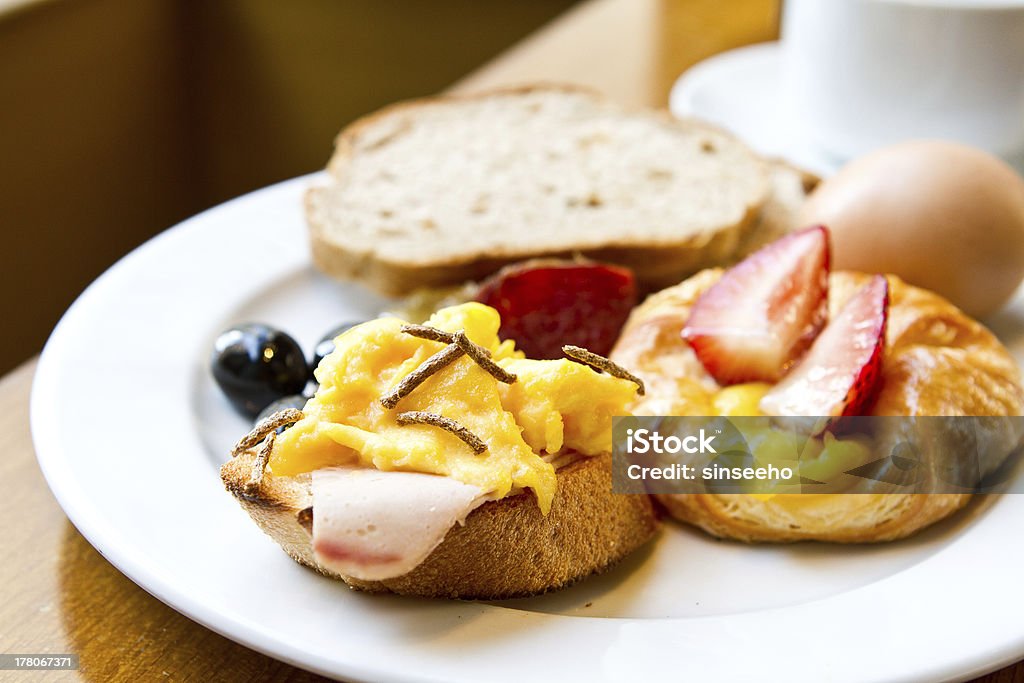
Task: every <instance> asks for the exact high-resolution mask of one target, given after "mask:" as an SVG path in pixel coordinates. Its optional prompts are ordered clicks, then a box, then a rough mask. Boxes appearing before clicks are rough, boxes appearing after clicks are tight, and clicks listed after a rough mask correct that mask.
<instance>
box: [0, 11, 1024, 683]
mask: <svg viewBox="0 0 1024 683" xmlns="http://www.w3.org/2000/svg"><path fill="white" fill-rule="evenodd" d="M776 15H777V6H776V1H775V0H729V2H722V1H721V0H591V1H589V2H586V3H583V4H582V5H580V6H579V7H578V8H577V9H575V10H573V11H571V12H569V13H568V14H567V15H565V16H563V17H561V18H559V19H557V20H556V21H554V22H552V23H551V24H550V25H549V26H548V27H546V28H544V29H542V30H541V31H539V32H538V33H536V34H535V35H534V36H532V37H530V38H528V39H526V40H525V41H523V42H522V43H521V44H520V45H518V46H516V47H514V48H512V49H511V50H509V51H508V52H507V53H506V54H504V55H503V56H501V57H499V58H498V59H496V60H495V61H494V62H492V63H491V64H488V65H486V66H484V67H483V68H481V69H480V70H479V71H477V72H475V73H473V74H471V75H469V76H468V77H467V78H465V79H464V80H463V81H461V82H460V83H458V84H456V85H455V86H454V87H455V89H457V90H473V89H480V88H485V87H491V86H495V85H507V84H514V83H522V82H527V81H532V80H538V79H539V80H548V81H551V80H556V81H567V82H576V83H583V84H586V85H590V86H593V87H595V88H597V89H599V90H602V91H604V92H606V93H608V94H609V95H611V96H612V97H614V98H616V99H618V100H620V101H623V102H626V103H629V104H635V105H664V104H665V102H666V100H667V93H668V88H669V86H670V85H671V83H672V81H673V80H674V79H675V77H676V76H677V75H678V74H679V73H680V72H682V71H683V70H684V69H685V68H686V67H688V66H690V65H691V64H693V63H695V62H697V61H699V60H701V59H703V58H704V57H707V56H708V55H711V54H714V53H716V52H719V51H722V50H725V49H728V48H731V47H735V46H739V45H743V44H747V43H754V42H760V41H764V40H770V39H772V38H773V37H774V36H775V35H776V31H777V17H776ZM35 366H36V361H35V360H31V361H29V362H27V363H25V364H24V365H22V366H21V367H19V368H17V369H16V370H14V371H13V372H11V373H10V374H8V375H7V376H6V377H4V378H3V379H2V380H0V453H2V454H3V455H2V459H0V481H2V482H3V488H2V490H3V495H2V497H0V520H3V521H2V522H0V523H2V525H3V533H2V534H0V538H2V541H0V543H2V546H0V553H2V556H3V558H4V559H3V562H2V563H0V585H2V586H4V601H3V604H2V605H0V648H2V651H4V652H15V653H54V654H55V653H78V654H79V655H80V656H81V670H80V671H78V672H45V673H44V672H34V673H32V674H27V673H20V674H15V673H13V672H6V674H7V675H6V676H4V675H3V674H4V673H5V672H0V679H3V680H26V679H29V678H30V679H31V680H40V681H51V680H89V681H106V680H133V681H134V680H162V679H165V678H166V679H169V680H187V681H191V680H195V681H213V680H225V681H236V680H237V681H243V680H245V681H248V680H252V679H259V680H273V681H313V680H321V679H320V677H318V676H314V675H312V674H308V673H306V672H304V671H300V670H298V669H295V668H293V667H291V666H288V665H287V664H283V663H281V662H278V661H275V660H273V659H270V658H268V657H265V656H264V655H261V654H258V653H256V652H253V651H251V650H248V649H247V648H245V647H242V646H241V645H237V644H235V643H234V642H232V641H230V640H227V639H226V638H223V637H221V636H218V635H216V634H214V633H212V632H210V631H208V630H206V629H205V628H203V627H201V626H199V625H197V624H195V623H193V622H192V621H190V620H189V619H187V618H186V617H184V616H182V615H180V614H178V613H177V612H175V611H174V610H172V609H171V608H169V607H167V606H166V605H164V604H163V603H161V602H159V601H158V600H156V599H155V598H153V597H151V596H150V595H149V594H147V593H146V592H145V591H143V590H142V589H141V588H139V587H138V586H136V585H135V584H134V583H132V582H131V581H130V580H128V579H127V578H125V577H124V576H123V575H121V574H120V573H119V572H118V571H117V570H116V569H114V567H113V566H111V565H110V564H109V563H108V562H107V561H106V560H104V559H103V557H102V556H100V554H99V553H97V552H96V551H95V550H94V549H93V548H92V547H91V546H90V545H89V544H88V543H87V542H86V541H85V540H84V539H83V538H82V536H81V535H80V534H79V533H78V532H77V531H76V530H75V528H74V527H73V526H72V525H71V524H70V523H69V522H68V520H67V518H66V517H65V516H64V514H63V513H62V512H61V510H60V508H59V507H57V504H56V502H55V501H54V499H53V496H52V495H51V494H50V492H49V490H48V489H47V488H46V484H45V482H44V481H43V478H42V475H41V474H40V472H39V469H38V467H37V465H36V462H35V456H34V452H33V449H32V441H31V437H30V434H29V422H28V400H29V391H30V388H31V384H32V376H33V374H34V371H35ZM980 680H983V681H986V683H996V682H997V681H998V682H999V683H1010V682H1011V681H1015V682H1018V683H1021V682H1024V663H1022V664H1018V665H1016V666H1013V667H1009V668H1007V669H1004V670H1002V671H999V672H996V673H994V674H990V675H989V676H986V677H984V678H983V679H980Z"/></svg>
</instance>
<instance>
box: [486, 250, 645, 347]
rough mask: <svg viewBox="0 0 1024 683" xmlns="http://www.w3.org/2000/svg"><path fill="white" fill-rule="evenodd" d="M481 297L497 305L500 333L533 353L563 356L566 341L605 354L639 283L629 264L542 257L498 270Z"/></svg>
mask: <svg viewBox="0 0 1024 683" xmlns="http://www.w3.org/2000/svg"><path fill="white" fill-rule="evenodd" d="M476 300H477V301H479V302H481V303H484V304H487V305H488V306H492V307H494V308H496V309H497V310H498V312H499V313H500V314H501V330H500V331H499V335H500V336H501V338H502V339H514V340H515V342H516V346H517V347H518V348H520V349H521V350H523V351H524V352H525V353H526V355H527V357H529V358H541V359H543V358H562V357H563V353H562V346H563V345H565V344H572V345H574V346H582V347H583V348H586V349H589V350H591V351H593V352H594V353H597V354H600V355H602V356H606V355H608V353H609V352H610V351H611V350H612V346H613V345H614V344H615V340H616V339H617V338H618V336H619V331H620V330H621V329H622V326H623V325H624V324H625V322H626V318H628V317H629V313H630V311H631V310H633V307H634V306H636V284H635V282H634V279H633V272H632V271H631V270H629V269H627V268H620V267H618V266H610V265H606V264H601V263H590V262H586V261H559V260H555V259H539V260H535V261H525V262H523V263H517V264H513V265H511V266H508V267H507V268H503V269H502V270H500V271H499V272H497V273H495V274H494V275H492V276H491V277H489V278H488V279H487V280H485V281H484V282H483V283H481V285H480V289H479V291H478V292H477V295H476Z"/></svg>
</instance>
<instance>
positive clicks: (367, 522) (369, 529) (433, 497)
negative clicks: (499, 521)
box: [313, 467, 487, 581]
mask: <svg viewBox="0 0 1024 683" xmlns="http://www.w3.org/2000/svg"><path fill="white" fill-rule="evenodd" d="M486 500H487V497H486V495H485V493H484V492H483V491H481V490H480V489H479V488H478V487H476V486H470V485H469V484H463V483H462V482H460V481H457V480H455V479H452V478H451V477H442V476H438V475H434V474H421V473H415V472H383V471H381V470H376V469H348V468H338V467H331V468H326V469H319V470H316V471H314V472H313V553H314V555H315V556H316V560H317V561H318V562H319V563H320V564H321V565H323V566H324V567H326V568H328V569H330V570H332V571H335V572H337V573H339V574H343V575H345V576H352V577H355V578H357V579H362V580H364V581H378V580H381V579H388V578H392V577H395V576H401V575H402V574H405V573H407V572H409V571H411V570H412V569H413V568H415V567H416V566H417V565H419V564H420V563H421V562H423V560H425V559H426V558H427V556H428V555H429V554H430V553H431V551H433V550H434V548H436V547H437V546H438V545H440V543H441V541H443V540H444V537H445V535H446V534H447V533H448V530H449V529H451V528H452V527H453V526H454V525H455V524H462V523H463V522H465V520H466V517H467V516H469V513H470V512H472V511H473V510H474V509H476V508H477V507H478V506H479V505H481V504H482V503H484V502H485V501H486Z"/></svg>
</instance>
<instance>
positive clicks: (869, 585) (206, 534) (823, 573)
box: [32, 178, 1024, 683]
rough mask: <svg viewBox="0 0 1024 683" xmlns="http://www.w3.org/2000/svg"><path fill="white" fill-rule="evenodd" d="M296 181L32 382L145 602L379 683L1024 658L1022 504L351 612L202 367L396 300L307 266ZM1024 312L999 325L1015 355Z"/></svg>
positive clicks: (901, 677)
mask: <svg viewBox="0 0 1024 683" xmlns="http://www.w3.org/2000/svg"><path fill="white" fill-rule="evenodd" d="M310 180H311V179H310V178H300V179H296V180H293V181H289V182H286V183H283V184H280V185H277V186H274V187H270V188H267V189H265V190H261V191H259V192H256V193H254V194H251V195H248V196H246V197H242V198H240V199H237V200H235V201H232V202H229V203H228V204H225V205H223V206H220V207H218V208H215V209H213V210H211V211H208V212H206V213H204V214H202V215H200V216H197V217H195V218H193V219H191V220H189V221H186V222H185V223H183V224H182V225H180V226H178V227H176V228H174V229H172V230H169V231H167V232H166V233H164V234H162V235H160V236H159V237H157V238H155V239H154V240H152V241H150V242H149V243H147V244H145V245H143V246H142V247H140V248H139V249H137V250H136V251H135V252H133V253H132V254H130V255H129V256H127V257H126V258H124V259H123V260H122V261H120V262H119V263H118V264H117V265H115V266H114V267H113V268H111V269H110V270H109V271H108V272H107V273H106V274H105V275H103V276H102V277H101V278H99V279H98V280H97V281H96V282H95V283H93V284H92V286H90V287H89V289H88V290H86V292H85V293H84V294H83V295H82V296H81V298H80V299H79V300H78V301H77V302H76V303H75V304H74V306H72V308H71V309H70V310H69V311H68V312H67V314H66V315H65V316H64V318H63V320H61V322H60V324H59V325H58V327H57V329H56V330H55V331H54V333H53V336H52V338H51V339H50V341H49V343H48V344H47V346H46V349H45V351H44V353H43V357H42V359H41V361H40V363H39V368H38V372H37V375H36V380H35V387H34V390H33V394H32V431H33V435H34V438H35V445H36V449H37V453H38V457H39V462H40V465H41V466H42V469H43V472H44V474H45V475H46V479H47V481H48V482H49V484H50V487H51V488H52V490H53V492H54V494H55V495H56V496H57V499H58V500H59V501H60V504H61V505H62V506H63V508H64V510H65V512H67V514H68V517H70V518H71V521H72V522H73V523H74V524H75V526H76V527H78V529H79V530H80V531H81V532H82V533H83V534H84V535H85V536H86V538H88V539H89V541H90V542H91V543H92V544H93V545H95V546H96V547H97V548H98V549H99V551H100V552H101V553H102V554H103V555H104V556H105V557H106V558H107V559H109V560H110V561H111V562H113V563H114V564H115V565H116V566H117V567H118V568H119V569H120V570H121V571H123V572H124V573H125V574H127V575H128V576H129V577H131V578H132V579H133V580H134V581H136V582H137V583H138V584H140V585H141V586H143V587H144V588H145V589H146V590H148V591H149V592H151V593H152V594H153V595H155V596H157V597H158V598H160V599H161V600H163V601H164V602H166V603H168V604H169V605H171V606H172V607H174V608H175V609H177V610H179V611H181V612H183V613H185V614H187V615H188V616H190V617H191V618H193V619H195V620H196V621H198V622H200V623H201V624H204V625H205V626H208V627H209V628H211V629H213V630H215V631H217V632H219V633H222V634H224V635H226V636H228V637H229V638H232V639H234V640H237V641H238V642H240V643H243V644H245V645H248V646H250V647H252V648H255V649H257V650H260V651H262V652H265V653H267V654H269V655H272V656H274V657H278V658H280V659H283V660H285V661H288V662H291V663H292V664H295V665H297V666H301V667H304V668H307V669H310V670H313V671H317V672H320V673H324V674H327V675H331V676H338V677H344V678H348V679H358V680H373V681H440V680H444V681H481V680H488V681H516V682H519V681H522V680H524V678H525V679H535V680H559V681H589V682H592V681H602V680H610V681H635V680H644V679H645V678H650V677H657V678H665V677H672V678H677V679H682V678H686V679H690V680H711V679H714V680H730V679H731V680H753V679H755V678H756V679H758V680H787V681H823V680H830V681H857V682H860V683H863V682H865V681H908V680H921V681H935V680H940V679H947V678H948V679H955V678H958V677H968V676H972V675H976V674H979V673H981V672H984V671H987V670H990V669H992V668H995V667H998V666H1000V665H1003V664H1006V663H1009V662H1011V661H1014V660H1016V659H1018V658H1020V657H1021V656H1024V618H1022V615H1024V590H1021V587H1020V579H1019V567H1021V566H1024V544H1022V543H1020V538H1021V537H1022V535H1024V496H1016V495H1009V496H1005V497H1003V498H1001V499H998V500H988V501H976V502H975V503H974V504H972V505H971V506H970V507H969V509H968V510H966V511H965V512H964V513H963V514H960V515H957V516H956V517H955V518H954V519H951V520H948V521H947V522H945V523H943V524H940V525H938V526H936V527H934V528H932V529H930V530H928V531H927V532H925V533H923V534H921V535H920V536H918V537H916V538H914V539H912V540H908V541H904V542H900V543H894V544H889V545H881V546H875V547H852V548H851V547H838V546H826V545H797V546H791V547H748V546H744V545H740V544H734V543H726V542H719V541H715V540H712V539H710V538H709V537H707V536H705V535H703V534H701V533H698V532H695V531H693V530H690V529H685V528H682V527H680V526H677V525H674V524H667V525H666V527H665V529H664V531H663V532H662V533H661V535H660V537H659V538H658V539H657V540H656V542H654V543H653V544H652V545H651V546H650V547H649V548H648V549H646V550H645V551H643V552H641V553H638V554H637V555H635V556H634V557H632V558H630V559H629V560H627V561H626V562H625V563H624V564H622V565H621V566H619V567H618V568H616V569H615V570H613V571H611V572H609V573H608V574H606V575H604V576H601V577H596V578H593V579H590V580H587V581H584V582H582V583H581V584H579V585H578V586H576V587H573V588H571V589H568V590H565V591H562V592H559V593H555V594H553V595H550V596H543V597H538V598H532V599H528V600H520V601H509V602H505V603H501V604H483V603H463V602H443V601H423V600H410V599H404V598H397V597H383V596H368V595H363V594H359V593H354V592H352V591H350V590H348V589H347V588H346V587H344V586H343V585H341V584H340V583H338V582H334V581H330V580H328V579H325V578H323V577H321V576H319V575H317V574H315V573H313V572H311V571H308V570H306V569H304V568H302V567H300V566H298V565H297V564H295V563H294V562H292V561H291V560H290V559H289V558H288V557H287V556H285V554H284V553H283V552H282V551H281V550H280V549H279V548H278V547H277V545H276V544H275V543H274V542H273V541H271V540H270V539H269V538H267V537H266V536H264V535H263V534H262V533H261V532H260V531H259V530H258V529H257V528H256V526H255V525H253V524H252V522H251V521H250V520H249V519H248V517H247V516H246V514H245V513H244V512H243V511H242V510H241V509H240V508H239V506H238V504H237V503H236V502H235V500H234V499H233V498H232V497H231V496H230V495H228V494H227V493H226V492H225V491H224V490H223V489H222V488H221V484H220V481H219V478H218V476H217V467H218V465H219V464H220V463H221V462H222V461H223V460H224V459H225V454H226V452H227V451H228V448H229V447H230V445H231V444H232V443H233V442H234V441H235V439H236V438H237V437H238V436H239V435H241V434H242V433H244V432H245V431H247V430H248V428H249V426H250V425H249V423H248V422H247V421H246V420H244V419H243V418H241V417H239V416H238V415H236V414H235V413H233V412H232V411H231V409H230V408H229V406H228V404H227V403H226V401H225V400H224V399H223V398H222V397H221V395H220V394H219V392H218V390H217V389H216V387H215V386H214V384H213V382H212V380H211V378H210V376H209V373H208V371H207V362H208V355H209V351H210V347H211V342H212V341H213V339H214V337H215V336H216V334H217V333H218V332H219V331H220V330H221V329H223V328H225V327H227V326H229V325H231V324H233V323H236V322H242V321H245V320H262V321H266V322H269V323H272V324H275V325H277V326H280V327H282V328H284V329H285V330H288V331H290V332H292V333H293V334H294V335H295V336H296V337H297V338H298V339H299V341H300V342H302V343H303V345H304V346H305V347H306V348H310V346H311V345H312V344H313V343H314V342H315V341H316V339H318V338H319V337H320V335H321V334H322V333H324V332H325V331H327V330H329V329H331V328H332V327H334V326H335V324H337V323H339V322H342V321H345V320H350V319H352V318H366V317H368V316H373V315H374V314H376V313H377V312H378V311H380V310H381V309H382V308H383V307H384V306H385V305H386V303H387V302H385V301H383V300H380V299H377V298H376V297H374V296H372V295H370V294H369V293H367V292H366V291H364V290H362V289H360V288H358V287H356V286H350V285H342V284H338V283H335V282H332V281H329V280H327V279H326V278H323V277H321V276H320V275H318V274H317V273H316V272H315V271H314V270H313V269H312V267H311V265H310V259H309V254H308V246H307V242H306V235H305V228H304V224H303V219H302V210H301V201H300V199H301V193H302V191H303V189H304V187H305V186H306V185H307V184H308V183H309V182H310ZM1022 321H1024V304H1018V305H1017V306H1016V307H1015V308H1012V309H1010V310H1009V311H1007V312H1006V313H1004V314H1003V315H1002V316H1001V317H1000V318H999V319H998V320H996V321H993V322H994V324H995V325H996V327H997V329H1000V330H1001V331H1002V332H1003V334H1004V336H1006V337H1008V338H1012V340H1013V341H1015V343H1014V346H1015V347H1016V348H1015V350H1016V351H1018V352H1019V351H1020V350H1021V348H1020V346H1021V344H1020V343H1019V340H1020V339H1021V338H1022V335H1021V330H1022V328H1024V323H1022Z"/></svg>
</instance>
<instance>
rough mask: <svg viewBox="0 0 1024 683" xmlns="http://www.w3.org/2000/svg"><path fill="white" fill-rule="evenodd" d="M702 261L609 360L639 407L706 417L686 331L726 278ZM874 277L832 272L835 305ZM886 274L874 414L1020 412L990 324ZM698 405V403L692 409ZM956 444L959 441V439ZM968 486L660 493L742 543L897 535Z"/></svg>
mask: <svg viewBox="0 0 1024 683" xmlns="http://www.w3.org/2000/svg"><path fill="white" fill-rule="evenodd" d="M721 273H722V271H721V270H720V269H709V270H704V271H702V272H700V273H698V274H696V275H694V276H693V277H691V278H689V279H688V280H686V281H684V282H682V283H680V284H678V285H675V286H673V287H669V288H668V289H665V290H662V291H661V292H658V293H656V294H654V295H652V296H651V297H650V298H648V299H647V301H645V302H644V303H643V304H641V305H640V306H639V307H637V308H636V309H635V310H634V311H633V313H632V315H631V317H630V319H629V321H628V322H627V323H626V326H625V328H624V329H623V332H622V335H621V336H620V338H619V341H618V342H617V344H616V346H615V348H614V350H613V352H612V355H611V357H612V359H613V360H614V361H615V362H617V363H620V364H622V365H624V366H626V367H629V368H630V369H631V370H632V371H633V372H635V373H636V374H637V375H639V376H640V377H641V378H642V379H643V380H644V382H645V384H646V386H647V391H646V395H645V396H642V397H639V398H638V400H637V402H636V404H635V405H634V406H633V407H632V410H633V413H634V414H636V415H687V414H700V413H699V410H700V408H699V406H702V405H706V401H707V397H708V396H709V395H712V394H714V392H716V391H717V390H718V389H720V387H719V386H718V384H717V383H716V382H715V380H714V379H713V378H712V377H711V376H710V375H709V374H708V373H707V372H706V371H705V370H704V367H703V366H702V365H701V363H700V361H699V360H698V359H697V357H696V355H695V354H694V353H693V351H692V349H691V348H690V346H689V345H688V344H687V343H686V342H685V341H684V340H683V339H682V337H681V336H680V330H681V329H682V327H683V325H684V324H685V323H686V321H687V318H688V316H689V312H690V308H691V306H692V305H693V304H694V302H695V301H696V300H697V298H698V297H699V296H700V295H701V293H702V292H704V291H705V290H707V289H708V288H709V287H710V286H711V285H712V284H714V283H715V282H716V281H717V280H718V278H719V277H720V276H721ZM868 277H869V276H867V275H863V274H860V273H851V272H835V273H832V274H831V275H830V279H829V310H830V314H833V315H834V314H835V313H836V311H837V310H838V309H839V308H841V307H842V305H843V303H844V302H845V301H846V300H847V299H848V298H849V296H850V295H851V294H852V293H853V292H854V291H856V289H858V288H859V287H860V286H861V285H863V284H864V283H865V282H866V281H867V278H868ZM887 279H888V281H889V287H890V289H889V292H890V306H889V321H888V328H887V330H886V336H885V346H884V352H883V359H882V376H881V380H880V381H881V389H880V391H879V394H878V397H877V400H876V402H875V404H874V406H873V409H872V411H871V412H872V414H873V415H894V416H924V415H952V416H960V415H970V416H994V417H1004V416H1020V415H1021V414H1022V413H1024V390H1022V388H1021V383H1020V370H1019V369H1018V368H1017V365H1016V363H1015V362H1014V360H1013V358H1012V357H1011V356H1010V354H1009V352H1008V351H1007V350H1006V349H1005V348H1004V347H1003V345H1002V344H1000V342H999V341H998V340H997V339H996V338H995V336H994V335H993V334H992V333H991V332H989V331H988V330H987V329H986V328H985V327H984V326H983V325H981V324H980V323H978V322H977V321H975V320H973V319H971V318H970V317H968V316H967V315H965V314H964V313H963V312H961V311H960V310H959V309H957V308H956V307H955V306H953V305H952V304H950V303H949V302H948V301H946V300H945V299H943V298H941V297H940V296H938V295H936V294H933V293H932V292H929V291H926V290H923V289H920V288H918V287H914V286H911V285H909V284H907V283H905V282H903V281H902V280H900V279H899V278H897V277H895V276H887ZM695 411H697V412H695ZM990 422H991V428H992V429H994V430H997V431H1000V430H1001V432H1000V433H998V434H995V435H994V439H995V440H994V443H998V444H1000V452H999V454H998V457H997V458H996V462H994V463H993V466H995V465H998V464H999V462H1000V461H1002V460H1003V459H1005V457H1006V456H1007V455H1009V453H1010V451H1012V450H1014V449H1015V448H1016V447H1018V446H1019V444H1020V441H1021V434H1020V433H1018V431H1019V430H1018V427H1017V426H1018V425H1019V424H1020V421H1017V420H992V421H990ZM953 447H955V446H953ZM970 497H971V496H970V495H969V494H959V493H941V494H938V493H937V494H863V495H814V494H800V495H780V496H775V497H771V498H768V499H764V498H763V497H757V496H751V495H738V494H712V493H708V494H685V495H684V494H661V495H657V496H656V498H657V500H658V501H659V502H660V503H661V504H662V505H663V506H664V507H665V509H666V510H667V511H668V512H669V513H670V514H671V515H672V516H673V517H675V518H676V519H679V520H681V521H684V522H688V523H690V524H693V525H695V526H698V527H700V528H702V529H704V530H705V531H707V532H708V533H711V534H713V535H715V536H719V537H722V538H731V539H736V540H741V541H769V542H784V541H799V540H817V541H834V542H843V543H861V542H874V541H890V540H894V539H898V538H903V537H905V536H909V535H910V534H913V533H915V532H917V531H919V530H921V529H923V528H924V527H926V526H928V525H930V524H933V523H935V522H937V521H939V520H941V519H943V518H945V517H947V516H948V515H950V514H952V513H953V512H955V511H957V510H958V509H960V508H962V507H963V506H964V505H965V504H966V503H967V502H968V500H969V499H970Z"/></svg>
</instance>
